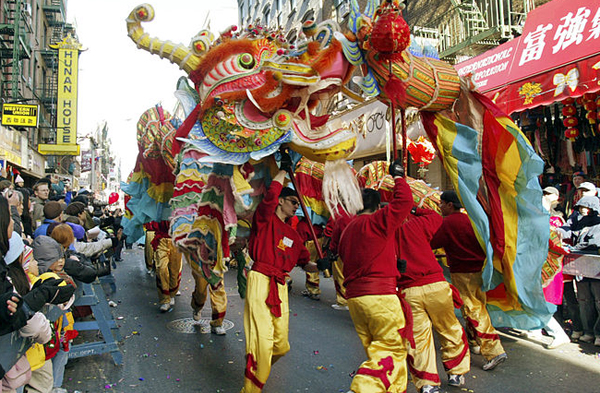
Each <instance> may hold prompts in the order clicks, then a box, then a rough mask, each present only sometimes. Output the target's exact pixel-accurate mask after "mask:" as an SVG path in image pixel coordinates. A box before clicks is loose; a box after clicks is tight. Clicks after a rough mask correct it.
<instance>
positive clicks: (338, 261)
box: [326, 209, 355, 311]
mask: <svg viewBox="0 0 600 393" xmlns="http://www.w3.org/2000/svg"><path fill="white" fill-rule="evenodd" d="M354 217H355V216H354V215H351V214H348V213H347V212H346V211H345V210H342V209H340V214H339V215H338V216H336V218H335V219H334V218H330V222H328V223H327V227H329V228H330V229H329V230H330V231H331V236H330V237H331V240H330V241H329V245H328V246H329V247H328V250H329V255H331V257H332V259H333V262H332V264H331V274H332V275H333V282H334V284H335V300H336V302H335V304H332V305H331V307H333V308H334V309H336V310H345V311H347V310H348V301H347V300H346V286H345V285H344V261H342V258H340V257H339V255H338V244H339V240H340V236H341V234H342V232H343V231H344V229H346V226H347V225H348V224H349V223H350V221H352V219H353V218H354ZM326 230H327V228H326Z"/></svg>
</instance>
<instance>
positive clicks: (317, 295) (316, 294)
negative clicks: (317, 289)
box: [302, 289, 321, 300]
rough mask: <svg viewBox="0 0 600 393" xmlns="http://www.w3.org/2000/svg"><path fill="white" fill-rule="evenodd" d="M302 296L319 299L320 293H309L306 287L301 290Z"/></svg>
mask: <svg viewBox="0 0 600 393" xmlns="http://www.w3.org/2000/svg"><path fill="white" fill-rule="evenodd" d="M302 296H305V297H307V298H309V299H312V300H321V295H319V294H318V293H310V292H308V290H307V289H305V290H304V291H302Z"/></svg>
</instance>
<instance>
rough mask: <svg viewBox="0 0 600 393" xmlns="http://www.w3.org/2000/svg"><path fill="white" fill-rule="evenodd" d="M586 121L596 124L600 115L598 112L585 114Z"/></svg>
mask: <svg viewBox="0 0 600 393" xmlns="http://www.w3.org/2000/svg"><path fill="white" fill-rule="evenodd" d="M585 117H586V119H588V120H589V121H590V124H596V119H597V118H598V114H597V113H596V112H588V113H586V114H585Z"/></svg>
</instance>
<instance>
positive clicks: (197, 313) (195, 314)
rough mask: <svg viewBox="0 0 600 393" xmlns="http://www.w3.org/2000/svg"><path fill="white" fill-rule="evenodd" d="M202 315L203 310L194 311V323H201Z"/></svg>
mask: <svg viewBox="0 0 600 393" xmlns="http://www.w3.org/2000/svg"><path fill="white" fill-rule="evenodd" d="M201 314H202V309H199V310H194V315H193V318H194V321H199V320H200V317H201Z"/></svg>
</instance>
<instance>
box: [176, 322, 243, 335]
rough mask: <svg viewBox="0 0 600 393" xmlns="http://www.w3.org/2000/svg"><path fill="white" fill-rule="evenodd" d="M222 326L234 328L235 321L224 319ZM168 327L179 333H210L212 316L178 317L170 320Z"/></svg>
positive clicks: (227, 328)
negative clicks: (195, 318) (197, 318)
mask: <svg viewBox="0 0 600 393" xmlns="http://www.w3.org/2000/svg"><path fill="white" fill-rule="evenodd" d="M222 326H223V328H224V329H225V330H229V329H232V328H233V322H231V321H229V320H227V319H224V320H223V325H222ZM167 328H168V329H169V330H173V331H175V332H177V333H187V334H193V333H198V332H200V333H202V334H208V333H210V318H200V320H199V321H194V319H193V318H182V319H176V320H174V321H171V322H169V323H168V324H167Z"/></svg>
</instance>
